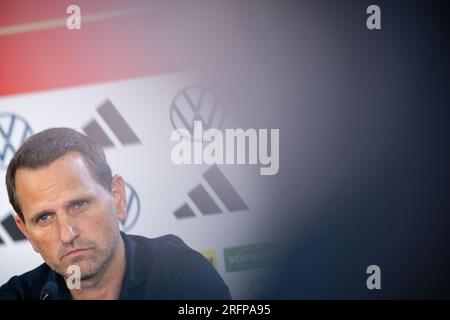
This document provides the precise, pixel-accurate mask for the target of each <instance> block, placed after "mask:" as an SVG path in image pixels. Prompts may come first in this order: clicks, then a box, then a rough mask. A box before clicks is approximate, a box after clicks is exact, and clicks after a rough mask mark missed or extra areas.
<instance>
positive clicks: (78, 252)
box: [62, 248, 90, 258]
mask: <svg viewBox="0 0 450 320" xmlns="http://www.w3.org/2000/svg"><path fill="white" fill-rule="evenodd" d="M88 250H90V248H79V249H74V250H71V251H69V252H67V253H66V254H65V255H63V256H62V258H65V257H73V256H76V255H78V254H82V253H85V252H86V251H88Z"/></svg>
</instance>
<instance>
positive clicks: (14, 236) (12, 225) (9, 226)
mask: <svg viewBox="0 0 450 320" xmlns="http://www.w3.org/2000/svg"><path fill="white" fill-rule="evenodd" d="M1 224H2V226H3V229H4V230H5V231H6V233H7V234H8V236H9V237H10V238H11V240H13V241H14V242H17V241H22V240H26V238H25V236H24V235H23V234H22V232H20V230H19V228H17V225H16V221H15V219H14V216H13V215H12V213H10V212H9V213H8V216H7V217H6V218H4V219H3V220H2V222H1ZM2 244H5V242H4V241H3V239H2V238H1V236H0V245H2Z"/></svg>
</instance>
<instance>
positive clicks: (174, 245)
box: [127, 234, 196, 256]
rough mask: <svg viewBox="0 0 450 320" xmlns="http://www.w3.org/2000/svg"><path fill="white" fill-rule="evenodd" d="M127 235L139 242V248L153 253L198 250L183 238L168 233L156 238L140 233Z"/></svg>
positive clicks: (177, 252)
mask: <svg viewBox="0 0 450 320" xmlns="http://www.w3.org/2000/svg"><path fill="white" fill-rule="evenodd" d="M127 236H128V237H129V238H130V239H131V240H132V241H134V242H135V243H136V244H137V249H138V250H140V251H146V253H148V254H151V255H155V254H156V255H169V256H172V255H175V256H176V255H178V254H183V253H195V252H196V251H195V250H193V249H192V248H190V247H189V246H188V245H187V244H186V243H185V242H184V241H183V240H182V239H181V238H179V237H177V236H175V235H173V234H166V235H163V236H160V237H156V238H147V237H143V236H138V235H130V234H127Z"/></svg>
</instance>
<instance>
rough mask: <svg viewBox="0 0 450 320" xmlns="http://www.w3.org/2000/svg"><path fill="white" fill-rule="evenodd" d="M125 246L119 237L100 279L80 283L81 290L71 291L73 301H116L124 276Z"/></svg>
mask: <svg viewBox="0 0 450 320" xmlns="http://www.w3.org/2000/svg"><path fill="white" fill-rule="evenodd" d="M125 266H126V259H125V245H124V242H123V239H122V237H120V242H119V245H118V247H117V249H116V252H115V254H114V256H113V258H112V261H111V264H110V265H109V267H108V269H107V270H106V271H105V273H104V274H103V275H102V276H101V277H100V279H89V280H86V281H82V282H81V289H72V290H70V293H71V295H72V299H74V300H117V299H118V298H119V295H120V289H121V287H122V280H123V276H124V274H125Z"/></svg>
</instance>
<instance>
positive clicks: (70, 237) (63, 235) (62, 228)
mask: <svg viewBox="0 0 450 320" xmlns="http://www.w3.org/2000/svg"><path fill="white" fill-rule="evenodd" d="M78 237H79V233H78V230H77V228H76V226H75V224H74V223H73V221H71V220H70V219H67V217H60V219H59V240H61V242H62V243H64V244H70V243H72V242H73V241H74V240H75V239H76V238H78Z"/></svg>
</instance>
